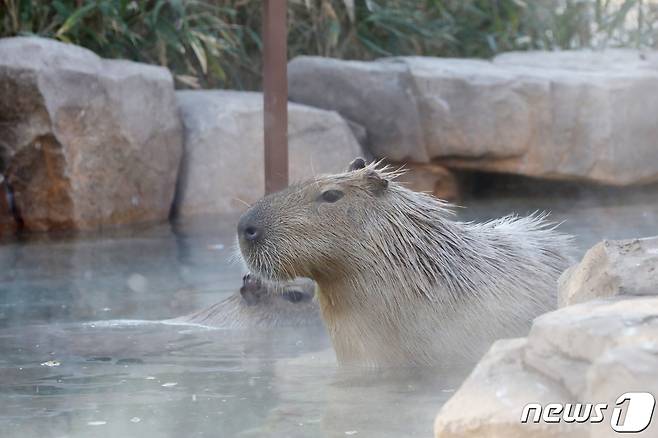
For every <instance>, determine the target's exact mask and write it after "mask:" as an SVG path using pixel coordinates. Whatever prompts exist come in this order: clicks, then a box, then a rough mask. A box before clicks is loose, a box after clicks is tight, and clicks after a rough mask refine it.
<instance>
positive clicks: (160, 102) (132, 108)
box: [0, 37, 182, 231]
mask: <svg viewBox="0 0 658 438" xmlns="http://www.w3.org/2000/svg"><path fill="white" fill-rule="evenodd" d="M181 154H182V127H181V123H180V119H179V117H178V114H177V108H176V103H175V98H174V89H173V80H172V77H171V74H170V73H169V71H168V70H166V69H164V68H160V67H155V66H150V65H144V64H138V63H134V62H129V61H123V60H104V59H101V58H99V57H98V56H96V55H95V54H94V53H92V52H90V51H89V50H86V49H83V48H81V47H76V46H74V45H69V44H64V43H60V42H57V41H54V40H49V39H42V38H36V37H16V38H6V39H2V40H0V172H1V173H3V174H4V176H5V178H6V182H7V184H8V185H9V186H10V187H11V190H12V191H13V194H14V202H15V211H16V213H17V215H19V219H20V222H21V223H22V225H23V226H24V228H25V229H26V230H29V231H46V230H52V229H93V228H102V227H105V226H113V225H122V224H129V223H136V222H150V221H160V220H164V219H166V218H167V217H168V215H169V211H170V208H171V203H172V199H173V196H174V192H175V184H176V177H177V172H178V166H179V161H180V156H181Z"/></svg>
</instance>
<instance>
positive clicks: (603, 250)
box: [558, 237, 658, 307]
mask: <svg viewBox="0 0 658 438" xmlns="http://www.w3.org/2000/svg"><path fill="white" fill-rule="evenodd" d="M558 284H559V287H558V304H559V306H560V307H563V306H568V305H571V304H575V303H581V302H583V301H587V300H591V299H594V298H606V297H612V296H617V295H658V237H650V238H645V239H632V240H604V241H603V242H600V243H598V244H597V245H595V246H594V247H593V248H591V249H590V250H589V251H587V253H586V254H585V256H584V257H583V259H582V261H581V262H580V263H578V264H577V265H574V266H572V267H571V268H569V269H568V270H566V271H565V272H564V273H563V274H562V276H561V277H560V280H559V282H558Z"/></svg>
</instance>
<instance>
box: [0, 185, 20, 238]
mask: <svg viewBox="0 0 658 438" xmlns="http://www.w3.org/2000/svg"><path fill="white" fill-rule="evenodd" d="M16 226H17V224H16V219H15V218H14V213H13V211H12V210H11V193H9V191H8V188H7V185H6V184H5V183H4V178H3V177H2V174H0V238H2V237H3V236H7V235H12V234H13V233H14V232H15V231H16Z"/></svg>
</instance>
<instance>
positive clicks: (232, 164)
mask: <svg viewBox="0 0 658 438" xmlns="http://www.w3.org/2000/svg"><path fill="white" fill-rule="evenodd" d="M176 95H177V99H178V104H179V107H180V111H181V114H182V117H183V123H184V125H185V157H184V159H183V164H182V166H181V176H180V181H179V187H178V194H177V201H176V206H175V212H176V215H177V216H179V217H190V216H194V215H202V214H214V213H224V212H239V211H242V210H244V209H245V208H246V206H248V205H249V204H251V203H253V202H255V201H256V200H258V199H259V198H261V197H262V196H263V194H264V187H265V182H264V179H263V103H262V100H263V98H262V95H261V94H260V93H251V92H236V91H179V92H177V93H176ZM288 113H289V114H288V121H289V123H288V140H289V163H290V164H289V166H290V181H291V183H292V182H295V181H299V180H302V179H307V178H310V177H312V176H313V175H316V174H320V173H333V172H337V171H342V170H344V168H345V166H346V163H349V162H350V161H351V160H352V159H353V158H354V157H356V156H359V155H362V150H361V146H360V145H359V143H358V141H357V140H356V138H355V136H354V135H353V133H352V130H351V128H350V126H349V125H348V123H347V122H346V121H345V120H344V119H343V118H341V117H340V116H339V115H338V114H337V113H336V112H333V111H325V110H319V109H315V108H311V107H308V106H305V105H299V104H290V105H289V106H288Z"/></svg>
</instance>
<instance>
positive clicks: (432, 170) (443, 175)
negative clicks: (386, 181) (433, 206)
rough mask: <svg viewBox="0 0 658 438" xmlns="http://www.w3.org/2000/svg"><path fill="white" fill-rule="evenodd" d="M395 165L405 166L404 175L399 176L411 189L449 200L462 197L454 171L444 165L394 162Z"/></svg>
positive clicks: (453, 200)
mask: <svg viewBox="0 0 658 438" xmlns="http://www.w3.org/2000/svg"><path fill="white" fill-rule="evenodd" d="M392 165H393V166H395V167H398V166H403V167H404V169H405V170H406V173H404V175H402V176H400V177H399V178H398V180H399V181H401V182H403V183H405V184H406V185H407V187H409V188H410V189H411V190H415V191H417V192H426V193H430V194H432V195H434V196H435V197H437V198H439V199H442V200H444V201H448V202H455V201H457V200H459V198H460V187H459V181H458V180H457V177H456V176H455V174H454V173H453V172H451V171H450V170H449V169H446V168H445V167H443V166H438V165H436V164H431V163H430V164H422V163H420V164H419V163H404V164H403V165H402V164H399V163H392Z"/></svg>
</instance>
